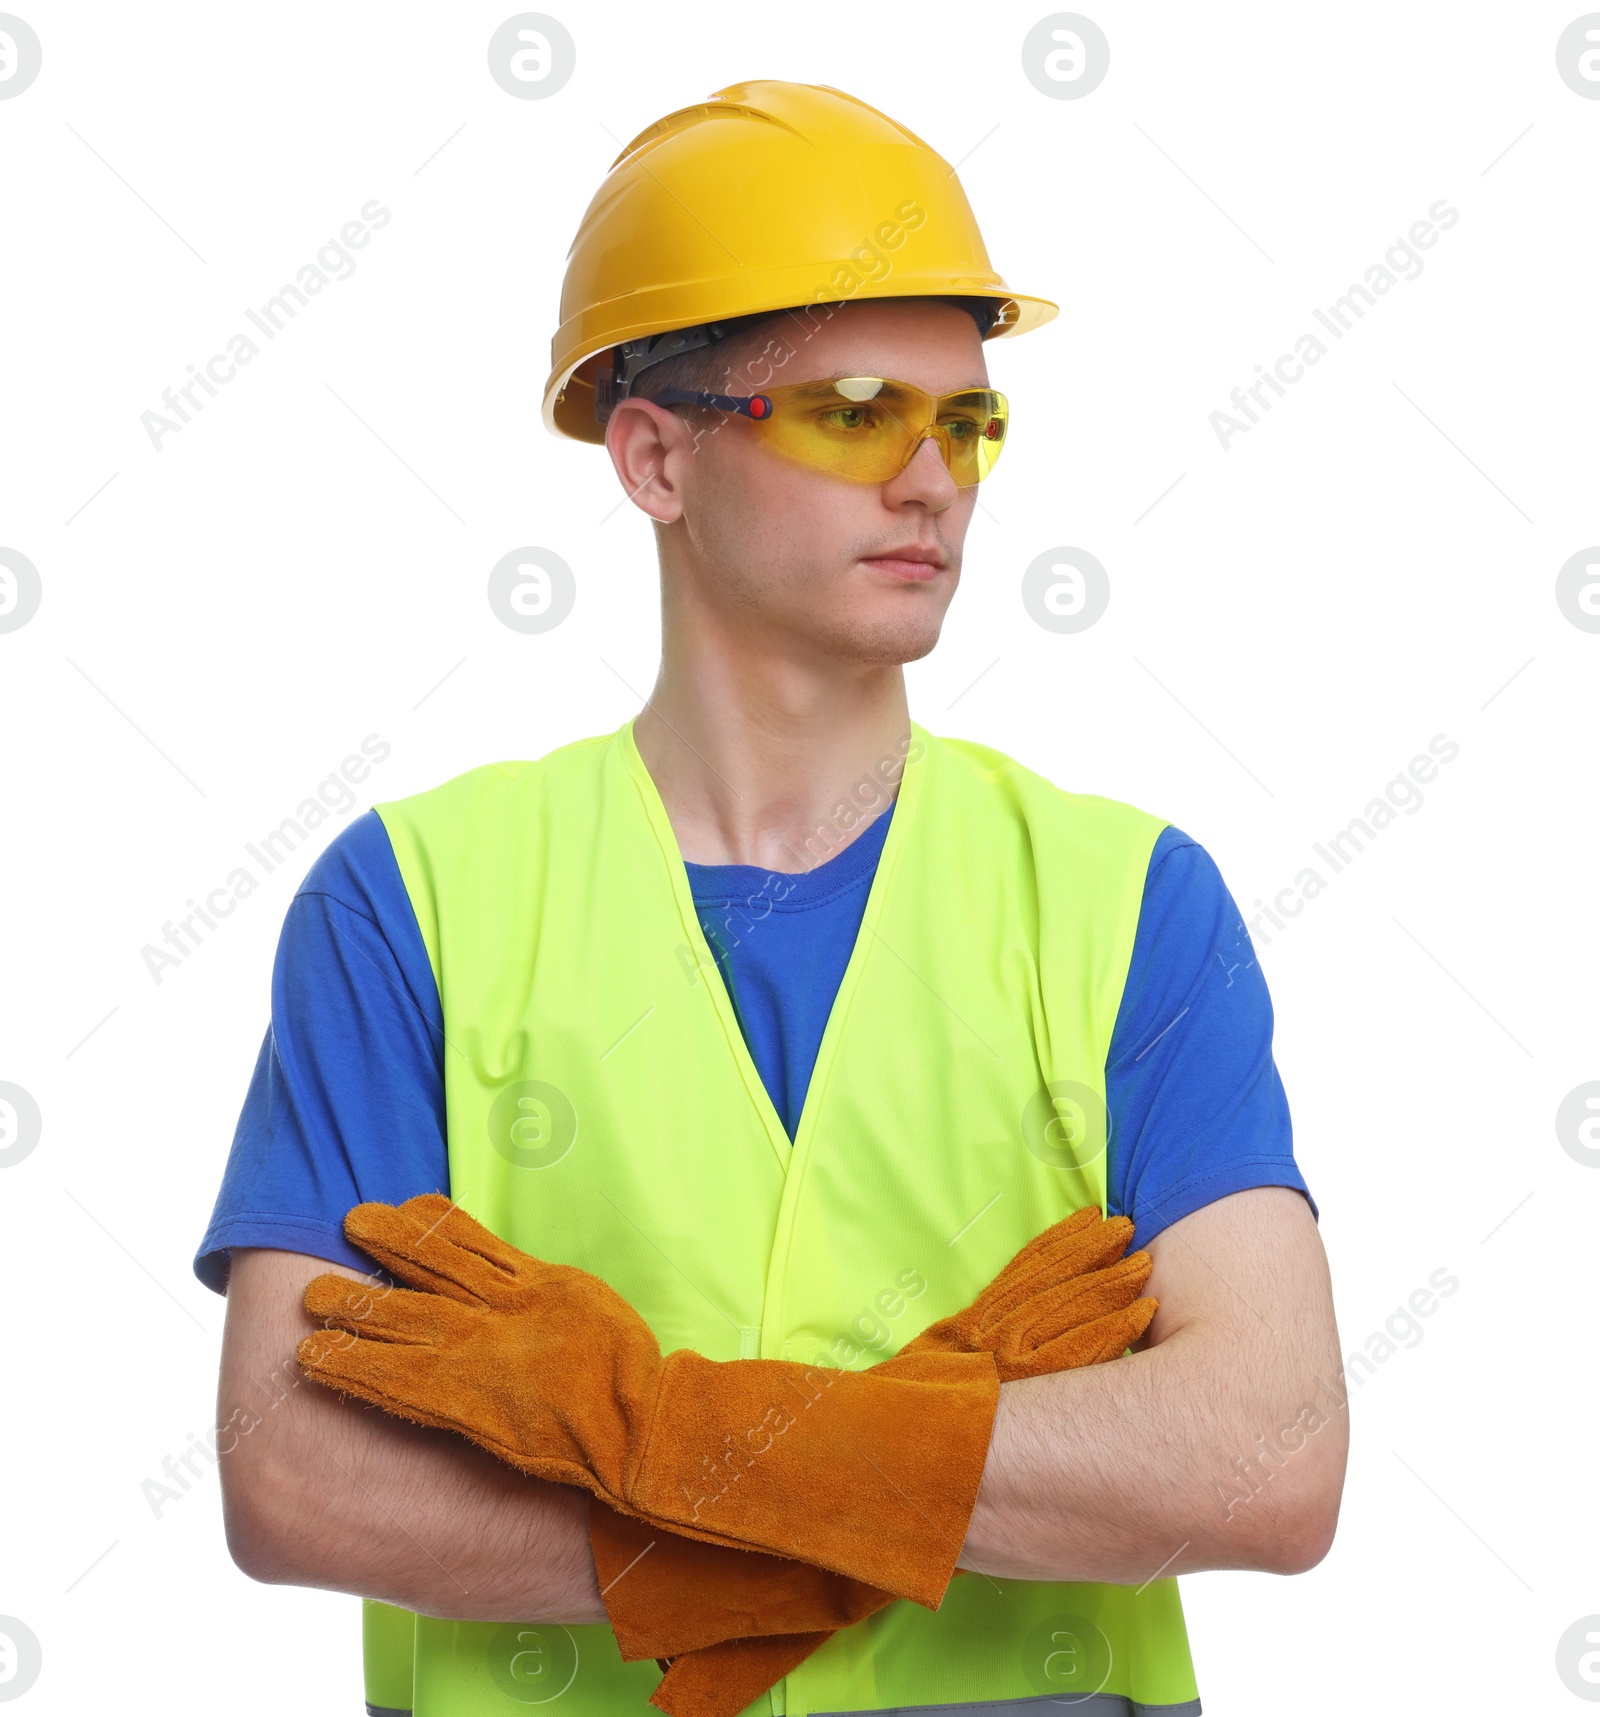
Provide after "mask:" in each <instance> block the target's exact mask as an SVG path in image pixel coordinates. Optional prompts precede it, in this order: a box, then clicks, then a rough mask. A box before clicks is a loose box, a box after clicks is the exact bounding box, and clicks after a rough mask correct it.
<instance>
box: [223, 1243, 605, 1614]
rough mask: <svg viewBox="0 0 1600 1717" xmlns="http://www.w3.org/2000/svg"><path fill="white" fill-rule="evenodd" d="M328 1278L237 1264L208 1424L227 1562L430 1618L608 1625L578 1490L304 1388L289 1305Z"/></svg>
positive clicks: (298, 1325)
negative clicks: (212, 1430) (214, 1426)
mask: <svg viewBox="0 0 1600 1717" xmlns="http://www.w3.org/2000/svg"><path fill="white" fill-rule="evenodd" d="M328 1268H329V1266H328V1265H326V1264H323V1263H322V1262H320V1261H319V1260H316V1259H310V1258H303V1257H299V1256H298V1255H296V1254H292V1253H281V1252H267V1251H261V1252H252V1251H241V1252H239V1253H238V1254H236V1256H235V1258H234V1263H233V1273H232V1277H231V1280H230V1285H229V1306H228V1317H229V1324H230V1333H229V1337H228V1339H227V1340H226V1341H225V1343H224V1350H223V1367H222V1377H221V1383H220V1387H219V1391H218V1415H217V1422H218V1424H219V1426H221V1427H223V1435H222V1436H221V1437H220V1438H219V1440H218V1448H219V1451H220V1452H221V1460H220V1470H221V1473H222V1486H223V1501H224V1511H225V1518H226V1522H227V1528H228V1541H229V1546H230V1548H231V1550H232V1552H233V1555H234V1558H235V1560H236V1561H237V1562H238V1563H239V1565H240V1566H241V1567H242V1568H243V1569H244V1570H245V1572H246V1573H248V1574H251V1575H252V1576H254V1577H255V1578H256V1579H260V1580H267V1581H271V1582H274V1583H277V1584H287V1585H302V1586H320V1587H324V1588H327V1589H329V1590H332V1591H340V1592H353V1593H357V1594H359V1595H361V1596H363V1597H369V1598H382V1599H384V1600H385V1601H387V1602H389V1603H394V1604H400V1605H403V1606H404V1607H405V1608H407V1609H412V1610H417V1611H419V1612H420V1613H422V1614H425V1615H433V1616H441V1617H445V1618H459V1619H464V1620H477V1621H552V1622H565V1623H568V1624H581V1623H591V1622H604V1621H605V1620H606V1612H605V1608H604V1605H603V1604H602V1603H601V1601H600V1595H599V1589H598V1586H597V1584H596V1581H595V1573H594V1559H593V1556H592V1555H591V1553H590V1550H589V1537H588V1525H587V1521H588V1512H587V1498H586V1497H585V1496H584V1494H583V1493H582V1492H581V1491H577V1490H574V1489H572V1488H570V1487H568V1486H566V1485H555V1484H546V1483H544V1482H542V1481H541V1480H538V1479H531V1478H526V1477H524V1476H523V1475H522V1474H520V1473H518V1472H516V1471H515V1470H514V1469H512V1468H510V1467H507V1466H505V1465H503V1464H502V1463H501V1462H499V1461H497V1460H495V1459H494V1457H493V1456H491V1455H488V1454H486V1453H484V1452H483V1451H482V1450H480V1449H477V1448H475V1447H474V1446H473V1445H471V1444H470V1443H467V1442H465V1441H464V1440H462V1439H461V1438H459V1437H455V1436H451V1435H449V1434H448V1433H445V1432H437V1431H428V1430H424V1429H422V1428H420V1427H418V1426H413V1425H407V1424H405V1423H403V1422H402V1421H400V1420H397V1419H392V1418H390V1417H389V1416H388V1415H386V1414H384V1413H381V1412H378V1411H377V1410H376V1409H372V1408H368V1407H365V1406H362V1405H359V1404H357V1403H355V1402H350V1401H344V1400H341V1399H340V1398H339V1397H338V1396H336V1395H334V1394H332V1393H331V1392H330V1391H328V1390H326V1389H323V1388H322V1387H321V1386H320V1385H318V1384H316V1383H312V1382H309V1381H306V1380H305V1379H304V1378H303V1377H302V1376H301V1374H300V1372H299V1370H298V1368H297V1366H296V1365H295V1362H294V1349H295V1344H296V1342H297V1341H298V1340H299V1338H300V1337H301V1336H303V1335H305V1334H306V1333H308V1332H309V1330H310V1329H311V1328H312V1327H314V1326H313V1325H312V1323H311V1320H310V1319H309V1318H308V1317H307V1316H306V1314H305V1312H304V1310H303V1309H301V1307H300V1305H299V1295H300V1293H301V1292H302V1291H303V1289H304V1285H305V1282H306V1281H307V1280H308V1279H309V1278H310V1277H311V1276H313V1275H316V1274H318V1273H320V1272H321V1271H323V1270H326V1269H328ZM343 1273H347V1274H351V1275H352V1279H359V1278H355V1277H354V1273H353V1272H343ZM269 1359H270V1360H271V1361H272V1363H270V1364H269V1363H267V1362H268V1360H269Z"/></svg>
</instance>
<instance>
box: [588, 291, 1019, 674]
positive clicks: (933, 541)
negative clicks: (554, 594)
mask: <svg viewBox="0 0 1600 1717" xmlns="http://www.w3.org/2000/svg"><path fill="white" fill-rule="evenodd" d="M767 342H770V345H769V346H768V347H767V350H766V351H765V352H760V351H759V348H760V347H761V346H763V345H765V344H766V343H767ZM852 375H867V376H885V377H888V378H890V379H892V380H896V381H903V382H910V383H913V384H914V385H915V386H917V387H919V388H922V389H923V390H924V391H925V392H927V393H930V394H935V395H938V394H947V393H954V392H956V391H957V390H958V389H961V388H970V387H987V386H988V385H989V383H988V372H987V369H986V367H985V364H984V357H983V343H982V341H981V340H980V339H979V337H978V330H977V326H976V324H975V323H974V322H973V319H972V317H971V316H970V315H968V314H967V312H966V311H965V310H961V309H958V308H957V307H956V306H954V305H951V304H941V303H937V302H933V301H925V302H918V301H916V300H908V299H898V300H891V301H886V302H879V303H861V302H857V303H851V304H846V305H843V306H836V307H835V309H834V313H833V315H832V316H831V317H828V318H826V319H824V315H823V313H822V312H820V311H819V312H814V313H813V314H812V316H811V317H806V316H803V315H799V314H797V315H796V316H795V317H782V318H779V319H777V320H775V321H773V322H771V323H769V324H766V325H765V326H764V327H762V328H761V330H760V331H759V335H758V337H757V340H756V350H753V351H752V352H751V353H747V354H744V355H741V356H739V357H737V358H736V359H735V360H734V364H733V375H732V377H731V379H729V380H728V381H726V382H724V383H722V384H720V387H721V391H724V392H727V393H730V394H733V395H736V396H738V397H744V396H747V395H749V394H752V393H758V392H760V391H761V388H762V386H763V385H770V386H780V385H783V384H785V383H788V382H801V381H815V380H819V379H824V378H835V377H839V376H852ZM644 403H645V404H646V408H647V409H648V411H649V412H650V414H651V416H652V417H653V418H654V419H655V420H656V429H655V431H654V432H653V433H652V431H651V430H650V429H649V427H648V426H647V425H645V424H636V425H635V426H633V427H632V428H631V429H626V430H622V431H621V434H620V435H619V428H620V425H619V421H618V420H619V419H622V418H623V417H624V416H625V414H626V412H627V409H628V408H627V407H626V406H624V407H621V408H619V409H618V411H617V412H616V413H614V414H613V418H612V427H611V430H610V432H609V433H608V436H607V442H608V445H609V446H610V447H611V451H612V457H613V459H614V460H617V461H618V470H619V474H620V475H622V477H623V480H624V482H625V484H627V485H628V487H629V488H630V490H631V489H635V488H638V495H637V499H638V503H639V504H640V505H641V506H643V507H644V509H645V510H646V511H647V512H649V513H650V514H651V516H652V517H654V518H655V519H656V520H657V521H658V523H659V524H660V525H661V526H662V527H663V532H664V536H665V539H666V540H665V542H664V543H663V549H664V554H663V567H664V572H665V577H666V580H667V590H666V600H667V603H668V605H669V608H670V606H671V605H672V604H674V603H675V602H677V603H686V604H688V605H690V606H692V607H693V608H695V609H698V610H699V611H700V612H701V613H703V614H705V615H706V617H707V618H710V619H712V620H714V622H715V623H717V624H719V625H721V626H722V627H724V628H726V629H728V630H730V631H732V632H734V633H735V634H737V635H740V636H743V637H745V638H746V639H747V640H748V641H749V642H750V643H751V644H752V646H755V647H759V648H762V649H764V650H767V651H772V650H776V651H777V652H778V653H780V654H783V655H786V656H789V657H791V658H792V659H795V660H808V661H816V662H821V661H828V660H832V661H838V662H849V663H857V664H861V665H868V664H871V665H884V664H889V663H899V662H910V661H915V660H916V659H917V658H918V657H921V656H925V655H927V653H928V652H929V651H930V650H931V649H932V648H933V646H934V645H935V643H937V642H938V638H939V628H940V626H941V624H942V623H943V620H944V613H945V609H946V608H947V607H949V605H950V599H951V597H952V596H953V595H954V594H955V588H956V584H957V582H958V581H959V579H960V576H961V551H962V544H963V542H964V540H965V538H966V533H967V523H968V521H969V520H970V519H971V517H972V509H973V506H974V504H975V496H974V491H973V490H972V489H971V488H966V489H963V488H961V487H960V486H959V485H958V484H957V483H956V481H955V479H954V478H953V477H952V476H951V475H950V473H949V472H948V471H947V470H946V469H945V466H944V461H943V459H942V458H941V457H940V453H939V448H938V445H937V443H936V442H934V441H933V440H931V439H929V440H924V441H923V442H922V443H921V444H920V445H919V446H918V448H917V451H916V452H915V454H913V456H912V458H911V460H910V462H909V464H908V465H907V466H906V468H905V469H904V470H903V471H902V472H901V473H900V474H899V475H898V476H896V477H893V478H891V479H890V480H889V481H888V482H886V483H862V482H854V481H851V480H849V479H846V478H841V477H837V476H832V475H829V474H828V473H826V472H823V471H817V470H813V469H811V468H810V467H808V466H805V465H800V464H797V463H795V462H794V461H793V460H791V459H789V458H786V457H784V456H783V455H781V454H778V453H776V452H774V451H773V450H772V449H771V448H770V447H767V446H766V445H764V444H763V439H762V434H761V429H760V426H759V425H757V424H755V423H752V422H750V421H749V420H748V419H746V418H743V417H740V416H737V415H734V414H731V413H720V412H690V413H686V414H682V415H677V416H674V415H673V414H670V413H667V412H666V411H665V410H664V409H663V408H662V407H659V406H654V405H648V403H647V402H644ZM668 418H671V421H662V420H663V419H668ZM656 435H659V438H660V440H659V446H656V445H655V436H656ZM630 442H632V443H633V446H634V449H635V453H636V454H637V456H638V458H639V460H640V461H641V462H640V463H637V464H636V465H635V466H633V467H632V468H630V467H629V458H628V454H627V452H626V451H625V449H626V447H627V446H628V444H629V443H630ZM651 448H653V449H654V451H653V453H652V452H651V451H650V449H651ZM619 454H620V457H619ZM651 463H654V464H655V465H656V466H658V467H659V471H660V481H659V482H652V481H649V480H647V470H648V467H649V465H650V464H651ZM641 481H643V487H642V488H639V485H640V483H641ZM897 551H900V552H905V553H909V554H912V555H919V554H920V555H925V556H931V557H932V564H928V563H927V562H925V561H915V560H904V559H900V558H898V556H897Z"/></svg>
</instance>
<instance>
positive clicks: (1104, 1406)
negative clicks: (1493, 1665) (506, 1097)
mask: <svg viewBox="0 0 1600 1717" xmlns="http://www.w3.org/2000/svg"><path fill="white" fill-rule="evenodd" d="M1148 1250H1149V1252H1150V1255H1151V1258H1152V1260H1153V1262H1154V1272H1153V1274H1152V1276H1151V1280H1150V1285H1149V1288H1148V1290H1147V1291H1148V1292H1149V1293H1150V1294H1151V1295H1152V1296H1154V1297H1155V1298H1156V1299H1157V1300H1159V1301H1160V1310H1159V1311H1158V1313H1157V1314H1156V1318H1155V1321H1154V1323H1152V1325H1151V1326H1150V1330H1149V1332H1148V1334H1147V1335H1146V1336H1145V1337H1144V1339H1143V1340H1142V1341H1141V1342H1140V1343H1139V1344H1138V1347H1137V1349H1136V1350H1135V1351H1134V1352H1133V1353H1132V1354H1130V1355H1128V1356H1127V1357H1125V1358H1123V1359H1120V1360H1116V1361H1113V1362H1111V1363H1109V1364H1105V1365H1098V1366H1091V1367H1088V1368H1085V1369H1083V1370H1076V1371H1065V1372H1060V1373H1056V1374H1053V1375H1050V1376H1046V1377H1037V1378H1030V1379H1027V1380H1025V1381H1022V1382H1016V1383H1007V1384H1004V1385H1002V1387H1001V1391H1000V1406H999V1411H998V1413H997V1416H996V1419H995V1425H994V1434H993V1439H992V1441H991V1444H990V1449H989V1457H988V1461H987V1464H986V1466H985V1468H984V1478H983V1484H982V1487H981V1489H980V1491H979V1495H978V1502H977V1507H976V1509H975V1510H974V1512H973V1516H972V1521H971V1525H970V1528H969V1531H968V1535H967V1541H966V1545H965V1548H964V1550H963V1552H962V1556H961V1565H962V1566H963V1567H967V1568H973V1569H977V1570H980V1571H981V1572H983V1573H987V1574H991V1575H994V1576H996V1577H1001V1578H1013V1579H1027V1580H1104V1581H1111V1582H1114V1583H1118V1584H1126V1585H1140V1584H1142V1583H1143V1582H1144V1581H1146V1580H1148V1579H1150V1578H1151V1577H1152V1576H1154V1575H1155V1574H1156V1573H1157V1572H1160V1573H1161V1574H1182V1573H1187V1572H1192V1571H1195V1570H1199V1569H1207V1568H1254V1569H1261V1570H1264V1571H1268V1572H1273V1573H1284V1574H1289V1573H1299V1572H1301V1571H1303V1570H1305V1569H1307V1568H1310V1567H1312V1566H1314V1565H1315V1564H1316V1563H1317V1562H1318V1561H1320V1560H1321V1558H1322V1557H1323V1555H1325V1554H1326V1552H1327V1549H1328V1546H1329V1544H1330V1543H1331V1541H1332V1538H1333V1532H1334V1526H1335V1523H1336V1521H1337V1518H1338V1508H1339V1495H1340V1490H1341V1487H1342V1484H1343V1479H1344V1465H1345V1451H1346V1444H1347V1434H1348V1427H1347V1423H1346V1415H1345V1412H1344V1409H1343V1406H1342V1398H1343V1391H1342V1386H1341V1384H1340V1364H1341V1362H1340V1357H1339V1345H1338V1334H1337V1330H1336V1328H1335V1324H1334V1316H1333V1306H1332V1298H1331V1293H1330V1288H1329V1282H1328V1271H1327V1264H1326V1260H1325V1257H1324V1254H1323V1250H1322V1245H1321V1241H1320V1238H1319V1236H1318V1234H1317V1229H1316V1224H1315V1221H1314V1220H1313V1218H1312V1216H1311V1213H1310V1210H1309V1208H1308V1207H1307V1205H1306V1203H1305V1200H1304V1199H1303V1198H1302V1197H1301V1196H1300V1194H1299V1193H1297V1192H1293V1191H1290V1190H1288V1189H1286V1188H1281V1187H1260V1188H1256V1189H1253V1190H1251V1191H1248V1192H1241V1193H1235V1194H1233V1195H1232V1196H1230V1197H1227V1198H1224V1199H1220V1200H1218V1201H1217V1202H1216V1203H1214V1204H1210V1205H1207V1206H1205V1207H1204V1208H1202V1209H1200V1210H1197V1211H1195V1212H1194V1213H1193V1214H1192V1215H1190V1216H1187V1217H1185V1218H1183V1219H1182V1220H1181V1221H1180V1222H1177V1223H1175V1224H1174V1225H1173V1226H1172V1227H1171V1228H1169V1229H1167V1230H1165V1231H1164V1232H1163V1233H1162V1234H1160V1235H1158V1236H1157V1238H1156V1239H1155V1240H1153V1241H1152V1242H1151V1243H1150V1245H1149V1247H1148ZM330 1268H334V1266H330V1265H329V1264H327V1263H326V1262H324V1261H323V1260H321V1259H316V1258H309V1257H305V1256H303V1255H301V1254H298V1253H292V1252H279V1251H271V1250H258V1249H240V1250H239V1251H237V1252H236V1253H235V1254H234V1259H233V1266H232V1272H231V1275H230V1279H229V1287H228V1314H227V1325H226V1331H225V1334H224V1337H223V1352H222V1375H221V1383H220V1387H219V1394H218V1423H219V1425H223V1426H229V1425H231V1426H232V1427H233V1428H234V1433H235V1434H234V1435H232V1436H230V1438H229V1439H228V1442H227V1444H226V1451H227V1458H226V1459H225V1460H224V1461H222V1463H221V1473H222V1488H223V1502H224V1511H225V1519H226V1523H227V1531H228V1543H229V1548H230V1550H231V1551H232V1554H233V1557H234V1560H235V1561H236V1562H237V1563H238V1565H239V1566H240V1567H241V1568H242V1569H243V1570H244V1571H245V1572H246V1573H247V1574H249V1575H251V1576H252V1577H254V1578H255V1579H258V1580H265V1581H270V1582H273V1583H277V1584H285V1585H303V1586H320V1587H325V1588H329V1589H331V1590H334V1591H341V1592H352V1593H358V1594H360V1595H362V1596H365V1597H371V1598H381V1599H384V1600H386V1601H388V1602H390V1603H395V1604H400V1605H403V1606H404V1607H406V1608H407V1609H411V1610H416V1611H418V1612H420V1613H422V1614H425V1615H433V1616H439V1617H444V1618H460V1619H469V1620H478V1621H529V1620H537V1621H552V1622H563V1623H567V1624H569V1625H577V1624H584V1623H604V1622H606V1620H607V1614H606V1610H605V1607H604V1605H603V1604H602V1602H601V1599H600V1593H599V1588H598V1584H597V1582H596V1579H595V1572H594V1563H593V1558H592V1556H591V1554H590V1550H589V1541H588V1531H587V1524H586V1522H587V1499H586V1497H585V1495H584V1494H583V1493H582V1492H581V1491H578V1490H576V1489H573V1488H570V1487H568V1486H565V1485H556V1484H549V1483H545V1482H543V1481H541V1480H538V1479H532V1478H528V1477H525V1476H523V1475H522V1474H520V1473H518V1472H516V1471H515V1470H514V1469H512V1468H510V1467H508V1466H505V1465H503V1464H502V1463H500V1462H499V1461H497V1460H495V1459H494V1458H493V1457H492V1456H490V1455H488V1454H485V1453H484V1452H482V1451H481V1450H479V1449H477V1448H475V1447H474V1446H473V1445H471V1444H469V1443H467V1442H466V1441H465V1440H464V1439H461V1438H458V1437H454V1436H451V1435H449V1434H447V1433H444V1432H433V1431H427V1430H424V1429H421V1428H419V1427H417V1426H413V1425H409V1424H406V1423H404V1422H403V1421H400V1420H398V1419H394V1418H391V1417H389V1416H388V1415H387V1414H385V1413H382V1412H380V1411H378V1410H376V1409H373V1408H368V1407H364V1406H362V1405H359V1404H357V1403H355V1402H352V1401H347V1400H344V1399H342V1398H341V1397H339V1396H337V1395H335V1394H333V1393H331V1392H330V1391H328V1390H325V1389H321V1388H317V1387H315V1386H313V1385H309V1384H307V1383H306V1382H305V1381H303V1380H302V1379H301V1376H300V1373H299V1371H298V1369H297V1368H296V1366H295V1362H294V1357H293V1356H294V1349H295V1345H296V1343H297V1342H298V1341H299V1340H300V1338H301V1337H302V1336H304V1335H305V1334H306V1333H308V1331H309V1330H310V1329H311V1328H312V1327H313V1326H312V1322H311V1319H310V1317H309V1316H308V1314H307V1313H306V1312H305V1311H304V1309H303V1307H302V1304H301V1297H302V1295H303V1293H304V1289H305V1285H306V1283H307V1281H309V1280H310V1278H311V1277H313V1276H315V1275H320V1274H322V1273H324V1272H326V1271H328V1270H329V1269H330ZM342 1273H344V1274H349V1275H352V1276H354V1275H355V1272H350V1271H346V1272H342Z"/></svg>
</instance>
